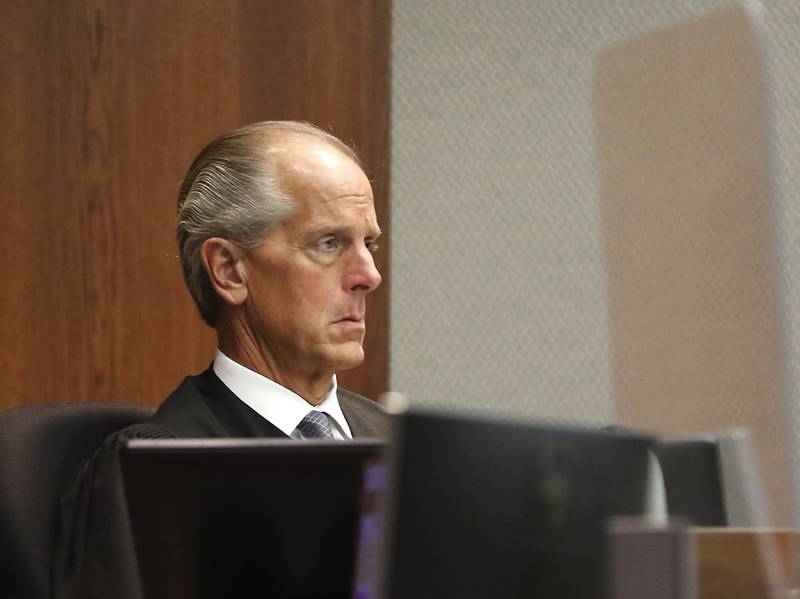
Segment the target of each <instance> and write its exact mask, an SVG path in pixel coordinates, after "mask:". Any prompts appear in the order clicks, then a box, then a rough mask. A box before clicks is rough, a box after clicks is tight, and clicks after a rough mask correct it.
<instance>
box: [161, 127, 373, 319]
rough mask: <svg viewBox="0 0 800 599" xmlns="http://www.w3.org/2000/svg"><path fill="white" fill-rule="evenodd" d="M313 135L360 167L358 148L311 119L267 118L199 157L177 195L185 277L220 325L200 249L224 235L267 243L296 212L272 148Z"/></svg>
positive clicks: (204, 311)
mask: <svg viewBox="0 0 800 599" xmlns="http://www.w3.org/2000/svg"><path fill="white" fill-rule="evenodd" d="M297 135H302V136H308V137H312V138H315V139H317V140H320V141H322V142H325V143H327V144H329V145H331V146H333V147H334V148H336V149H338V150H340V151H341V152H342V153H344V154H345V155H346V156H348V157H349V158H351V159H352V160H353V161H354V162H355V163H356V164H358V165H359V166H361V163H360V161H359V160H358V157H357V156H356V154H355V152H353V150H352V149H351V148H350V147H348V146H347V145H346V144H344V143H343V142H341V141H340V140H339V139H337V138H336V137H334V136H333V135H330V134H329V133H326V132H324V131H322V130H321V129H319V128H317V127H315V126H314V125H311V124H309V123H301V122H295V121H263V122H260V123H253V124H252V125H246V126H244V127H241V128H239V129H236V130H234V131H231V132H230V133H226V134H225V135H222V136H221V137H218V138H217V139H215V140H214V141H212V142H211V143H210V144H208V145H207V146H206V147H205V148H204V149H203V151H202V152H200V155H199V156H198V157H197V158H195V160H194V162H193V163H192V165H191V166H190V167H189V171H188V172H187V173H186V177H185V178H184V180H183V184H182V185H181V190H180V194H179V196H178V225H177V237H178V249H179V250H180V259H181V268H182V270H183V278H184V280H185V281H186V285H187V286H188V287H189V293H191V295H192V298H193V299H194V301H195V303H196V304H197V308H198V309H199V310H200V316H202V317H203V320H204V321H205V322H206V323H208V324H209V325H210V326H212V327H213V326H215V325H216V323H217V318H218V316H219V309H220V301H221V300H220V298H219V296H218V295H217V294H216V292H215V291H214V288H213V287H212V286H211V282H210V281H209V278H208V275H207V273H206V271H205V269H204V268H203V263H202V260H201V256H200V248H201V246H202V245H203V242H205V240H206V239H209V238H211V237H222V238H224V239H227V240H228V241H231V242H232V243H234V244H236V245H237V246H238V247H240V248H242V249H251V248H254V247H256V246H258V245H260V244H262V243H263V242H264V241H265V240H266V239H267V236H268V235H269V233H270V231H271V229H272V228H273V227H274V226H275V225H276V224H277V223H280V222H282V221H284V220H286V219H287V218H289V217H290V216H292V214H293V213H294V209H295V206H294V201H293V200H292V198H291V197H289V194H288V193H287V192H286V191H285V190H284V188H283V186H282V185H281V182H280V181H279V179H278V176H277V172H276V169H275V165H274V163H273V158H272V156H271V155H270V153H269V150H270V149H271V148H273V147H276V146H279V145H280V144H281V142H282V141H284V140H286V139H287V138H291V137H292V136H297Z"/></svg>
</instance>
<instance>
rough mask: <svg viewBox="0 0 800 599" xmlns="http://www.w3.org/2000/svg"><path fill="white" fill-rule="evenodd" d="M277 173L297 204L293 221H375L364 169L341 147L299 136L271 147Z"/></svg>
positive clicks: (370, 192) (369, 186)
mask: <svg viewBox="0 0 800 599" xmlns="http://www.w3.org/2000/svg"><path fill="white" fill-rule="evenodd" d="M270 153H271V154H272V159H273V163H274V164H275V168H276V171H277V175H278V177H279V179H280V181H281V183H282V184H283V186H284V188H285V189H286V191H287V192H288V193H289V195H290V196H291V197H292V199H293V200H294V202H295V205H296V213H295V216H294V218H292V219H290V220H292V221H298V220H308V219H312V220H313V219H326V218H333V219H336V218H346V217H347V216H354V215H361V216H362V217H366V218H368V219H370V220H373V221H374V220H375V209H374V203H373V195H372V187H371V185H370V183H369V180H368V179H367V176H366V175H365V174H364V171H362V170H361V168H360V167H359V166H358V165H357V164H356V163H355V162H354V161H353V160H352V159H351V158H350V157H349V156H347V155H345V154H344V153H342V152H341V151H340V150H339V149H337V148H335V147H333V146H331V145H329V144H327V143H325V142H322V141H320V140H316V139H313V138H302V137H298V138H295V139H289V140H287V141H286V142H285V143H283V144H281V145H280V146H277V147H276V148H274V149H272V150H270Z"/></svg>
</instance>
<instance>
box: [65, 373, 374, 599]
mask: <svg viewBox="0 0 800 599" xmlns="http://www.w3.org/2000/svg"><path fill="white" fill-rule="evenodd" d="M337 395H338V398H339V404H340V406H341V408H342V412H343V414H344V417H345V418H346V419H347V424H348V425H349V426H350V430H351V432H352V433H353V437H354V438H366V437H373V438H387V437H388V433H389V418H388V416H387V415H386V413H385V412H383V411H382V410H381V409H380V408H379V407H378V406H377V405H376V404H375V403H374V402H372V401H370V400H368V399H366V398H364V397H361V396H360V395H356V394H355V393H352V392H350V391H346V390H344V389H339V390H338V393H337ZM226 437H278V438H280V437H283V438H285V437H286V435H285V434H284V433H283V432H282V431H281V430H280V429H278V428H277V427H275V426H274V425H273V424H272V423H270V422H269V421H267V420H266V419H264V418H263V417H262V416H260V415H259V414H258V413H257V412H255V411H254V410H253V409H252V408H250V407H249V406H248V405H247V404H245V403H244V402H242V401H241V400H240V399H239V398H238V397H236V396H235V395H234V394H233V392H232V391H231V390H230V389H228V388H227V387H226V386H225V385H224V384H223V383H222V381H220V380H219V378H218V377H217V376H216V375H215V374H214V371H213V369H212V368H210V367H209V368H208V369H207V370H206V371H205V372H203V373H202V374H200V375H198V376H189V377H186V378H185V379H184V380H183V382H182V383H181V385H180V386H179V387H178V388H177V389H176V390H175V391H174V392H173V393H172V394H171V395H170V396H169V397H168V398H167V399H166V401H164V403H163V404H161V406H160V407H159V409H158V410H157V411H156V413H155V414H154V415H153V418H152V419H151V420H150V422H147V423H144V424H137V425H134V426H131V427H128V428H126V429H124V430H122V431H120V432H117V433H114V434H113V435H111V436H110V437H109V438H108V439H107V440H106V441H105V443H104V444H103V445H102V446H101V447H100V449H99V450H98V451H97V453H96V454H95V456H94V457H93V458H92V459H91V460H89V461H87V462H85V463H84V464H82V465H81V468H80V471H79V472H78V475H77V477H76V478H75V479H74V481H73V483H72V485H71V486H70V487H69V488H68V489H67V490H66V491H65V493H64V495H63V496H62V498H61V506H60V521H59V527H58V531H57V536H56V546H55V550H54V555H53V589H54V597H55V599H103V598H106V597H108V598H111V597H113V598H114V599H143V591H142V586H141V581H140V580H139V571H138V565H137V561H136V553H135V549H134V545H133V536H132V532H131V528H130V523H129V521H128V513H127V505H126V501H125V492H124V488H123V483H122V473H121V470H120V462H119V451H120V449H121V448H122V447H123V446H124V444H125V442H126V441H127V440H129V439H172V438H177V439H186V438H195V439H197V438H199V439H213V438H226Z"/></svg>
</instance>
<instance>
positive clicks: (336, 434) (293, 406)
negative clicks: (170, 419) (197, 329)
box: [214, 350, 353, 439]
mask: <svg viewBox="0 0 800 599" xmlns="http://www.w3.org/2000/svg"><path fill="white" fill-rule="evenodd" d="M214 374H216V375H217V376H218V377H219V380H221V381H222V382H223V384H224V385H225V386H226V387H227V388H228V389H230V390H231V391H233V394H234V395H235V396H236V397H238V398H239V399H241V400H242V401H243V402H244V403H246V404H247V405H248V406H250V407H251V408H252V409H253V410H255V411H256V412H257V413H258V414H260V415H261V416H263V417H264V418H266V419H267V420H269V421H270V422H271V423H272V424H274V425H275V426H276V427H278V428H279V429H280V430H281V431H283V432H284V433H285V434H286V435H288V436H290V437H297V432H296V431H295V429H296V428H297V425H298V424H300V421H301V420H302V419H303V418H304V417H305V415H306V414H308V413H309V412H310V411H311V410H317V411H318V412H325V413H326V414H327V415H328V421H329V422H330V423H331V431H332V432H333V438H334V439H352V438H353V434H352V433H351V432H350V427H349V426H348V425H347V420H345V419H344V414H343V413H342V408H341V407H340V406H339V398H338V396H337V395H336V375H333V377H331V389H330V391H328V395H327V396H326V397H325V399H324V400H323V401H322V403H321V404H319V405H318V406H312V405H311V404H310V403H308V402H307V401H306V400H305V399H303V398H302V397H300V396H299V395H297V393H295V392H294V391H290V390H289V389H287V388H286V387H284V386H282V385H279V384H278V383H276V382H275V381H273V380H271V379H268V378H267V377H265V376H261V375H260V374H258V373H257V372H253V371H252V370H250V369H249V368H246V367H244V366H242V365H241V364H239V363H237V362H234V361H233V360H231V359H230V358H229V357H228V356H226V355H225V354H223V353H222V352H221V351H220V350H217V354H216V356H214Z"/></svg>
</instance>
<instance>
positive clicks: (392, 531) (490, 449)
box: [352, 412, 652, 599]
mask: <svg viewBox="0 0 800 599" xmlns="http://www.w3.org/2000/svg"><path fill="white" fill-rule="evenodd" d="M396 427H397V430H396V436H395V439H394V444H393V447H392V450H391V452H390V457H389V459H388V462H387V463H386V464H380V463H374V464H372V465H371V466H369V467H368V470H367V476H366V477H365V488H364V496H363V498H362V501H363V506H364V509H363V510H362V525H361V533H360V543H359V557H358V559H357V572H356V585H355V588H354V591H353V595H352V597H353V598H354V599H374V598H381V599H411V598H414V599H421V598H425V597H436V598H437V599H447V598H451V597H452V598H458V599H471V598H484V597H504V598H509V599H513V598H516V597H520V598H522V597H525V598H531V597H535V598H536V599H549V598H558V599H570V598H575V599H587V598H593V597H598V598H599V597H603V595H604V593H605V588H606V580H605V570H606V568H605V559H606V557H605V532H604V526H605V522H606V519H607V518H608V517H609V516H614V515H636V514H643V513H644V512H645V510H646V502H647V486H648V485H647V482H648V468H649V461H650V459H649V458H650V456H649V448H650V447H651V445H652V442H651V440H650V439H649V438H647V437H645V436H642V435H637V434H629V433H621V432H600V431H595V430H588V429H578V428H566V427H559V426H533V425H523V424H516V423H507V422H496V421H488V420H483V419H477V418H467V417H456V416H450V415H441V414H425V413H417V412H406V413H404V414H401V415H399V416H398V417H397V421H396ZM381 497H383V500H381Z"/></svg>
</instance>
